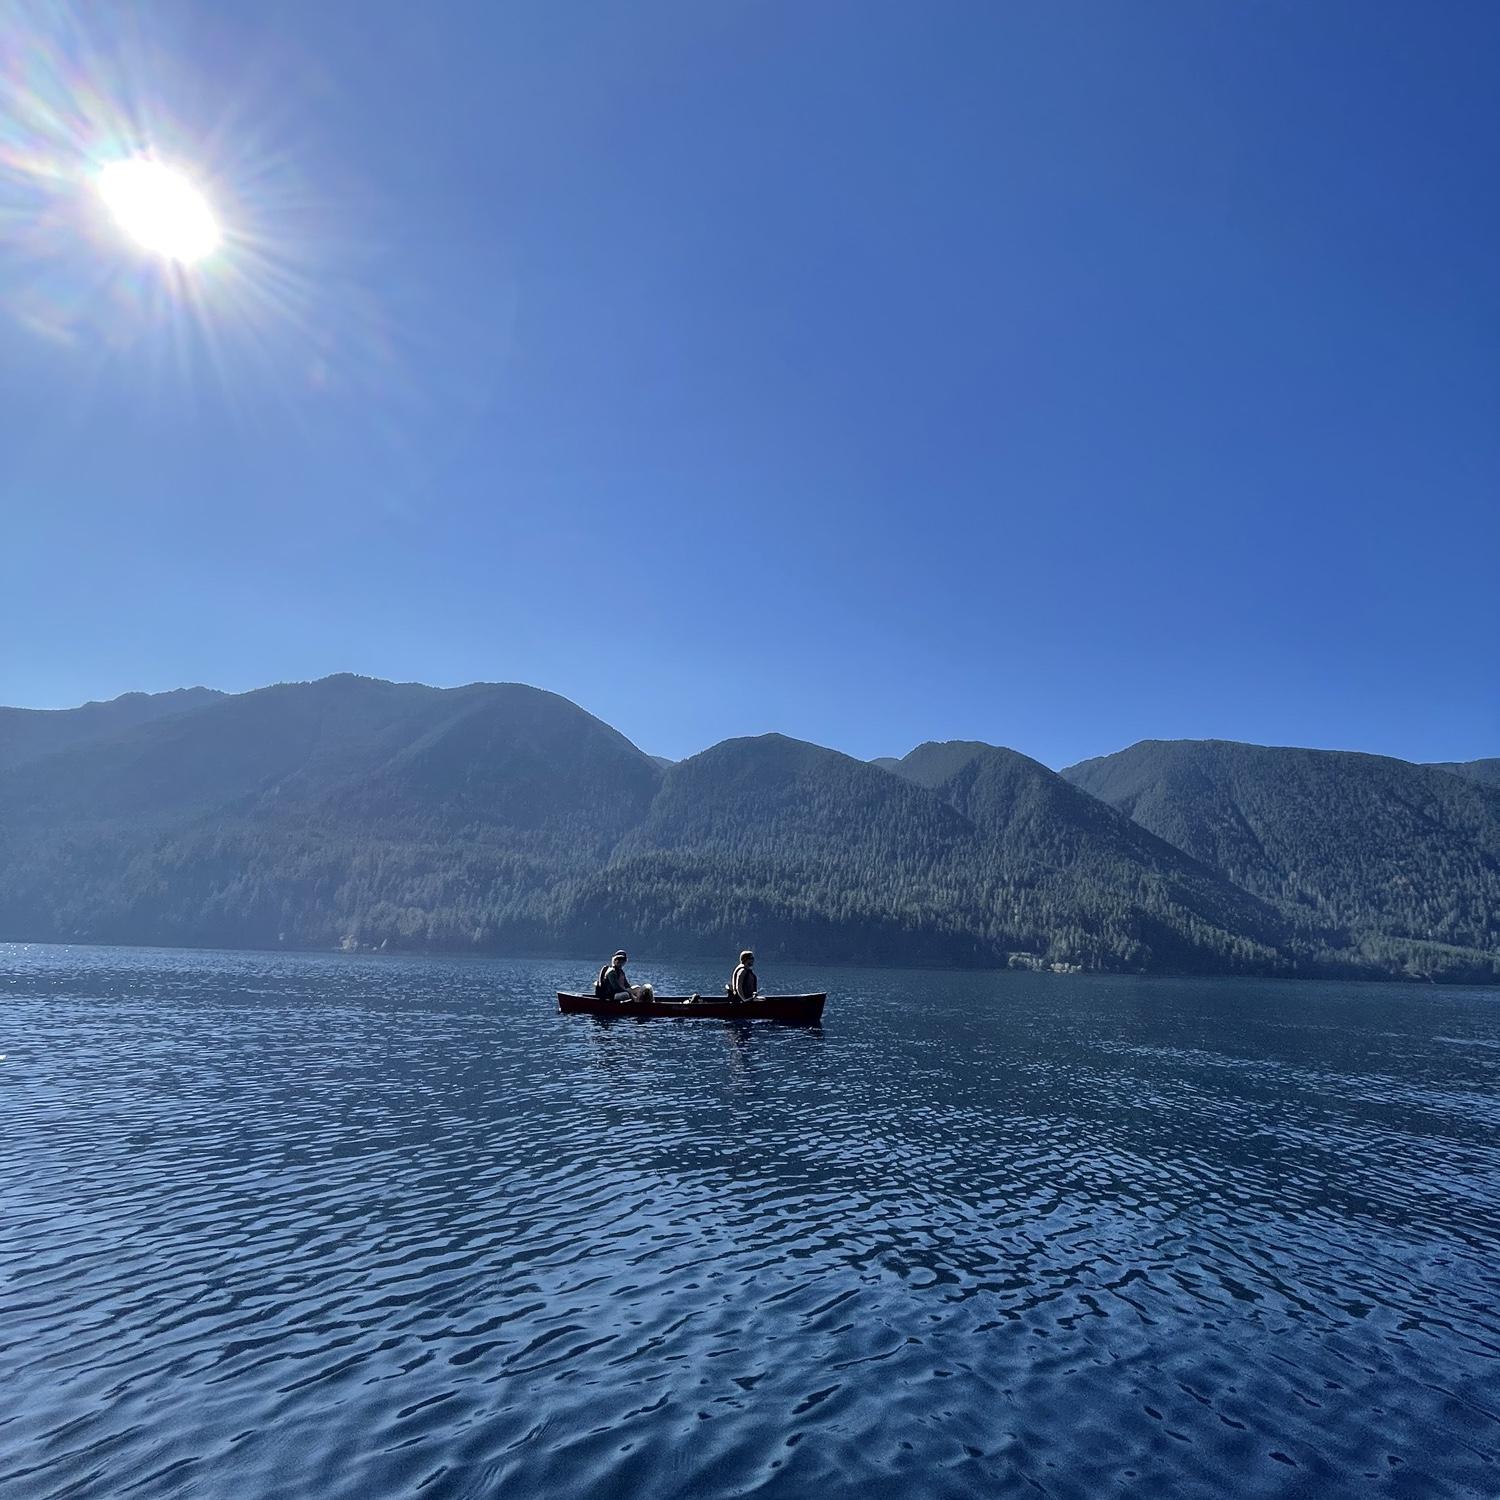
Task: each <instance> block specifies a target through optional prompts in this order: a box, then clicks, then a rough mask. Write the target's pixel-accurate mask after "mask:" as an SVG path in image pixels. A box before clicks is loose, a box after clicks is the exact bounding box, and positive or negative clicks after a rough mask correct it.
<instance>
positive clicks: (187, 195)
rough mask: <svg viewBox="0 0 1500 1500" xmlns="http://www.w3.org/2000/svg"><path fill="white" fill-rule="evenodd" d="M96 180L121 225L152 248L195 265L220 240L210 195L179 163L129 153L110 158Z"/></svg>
mask: <svg viewBox="0 0 1500 1500" xmlns="http://www.w3.org/2000/svg"><path fill="white" fill-rule="evenodd" d="M95 185H96V186H97V188H98V190H99V196H100V197H101V198H103V200H104V202H105V205H106V206H107V207H108V209H109V211H110V213H112V214H113V215H114V217H115V221H116V223H118V224H119V226H120V228H121V229H123V230H124V231H125V233H126V234H128V235H129V236H130V237H131V239H133V240H134V241H135V242H136V243H137V244H138V245H140V246H142V247H143V248H144V249H146V250H150V251H151V252H152V253H153V254H156V255H161V256H165V257H166V258H167V259H168V260H174V261H177V262H178V263H179V264H181V265H191V264H192V263H193V262H194V261H199V260H202V259H203V257H204V256H205V255H208V254H210V253H211V252H212V251H213V250H214V249H215V248H216V247H217V246H218V243H219V239H220V235H219V226H218V223H217V221H216V220H215V219H214V215H213V210H212V209H211V208H210V207H209V206H208V200H207V199H206V198H205V197H204V196H203V194H202V193H200V192H199V191H198V189H197V188H196V187H194V186H193V183H192V182H191V180H190V179H189V178H188V177H187V176H186V175H185V174H184V173H182V172H179V171H178V170H177V169H176V168H175V167H169V166H166V165H165V164H164V163H162V162H159V161H154V160H152V159H151V158H150V157H145V156H136V157H130V158H128V159H127V160H124V161H115V162H111V163H110V164H109V165H108V166H107V167H105V168H104V169H103V170H102V171H101V172H100V173H99V175H98V177H97V178H96V179H95Z"/></svg>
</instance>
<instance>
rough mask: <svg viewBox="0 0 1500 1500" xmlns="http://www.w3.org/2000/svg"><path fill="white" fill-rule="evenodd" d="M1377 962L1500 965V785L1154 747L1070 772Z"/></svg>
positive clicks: (1326, 941) (1312, 931) (1276, 752)
mask: <svg viewBox="0 0 1500 1500" xmlns="http://www.w3.org/2000/svg"><path fill="white" fill-rule="evenodd" d="M1062 774H1063V775H1064V776H1065V777H1066V778H1067V779H1068V780H1069V781H1071V782H1072V783H1073V784H1074V785H1075V786H1078V787H1080V788H1081V789H1083V790H1084V791H1086V792H1088V793H1090V794H1091V795H1093V796H1095V797H1097V798H1099V799H1100V800H1102V801H1104V802H1107V803H1108V804H1109V805H1110V806H1112V807H1114V808H1116V809H1118V810H1119V811H1120V812H1123V813H1125V814H1126V815H1127V816H1129V817H1130V818H1132V819H1133V820H1134V821H1135V822H1137V823H1139V824H1140V825H1141V826H1142V827H1143V828H1146V829H1149V830H1150V831H1151V832H1152V833H1155V834H1156V835H1158V836H1159V837H1160V838H1163V839H1165V840H1166V841H1167V842H1168V843H1171V844H1173V845H1174V846H1176V847H1177V848H1178V849H1181V850H1182V851H1183V852H1184V853H1186V854H1189V855H1191V856H1192V857H1193V858H1194V859H1197V860H1200V861H1202V862H1203V863H1205V864H1209V865H1211V866H1212V867H1213V868H1215V869H1217V870H1220V871H1221V872H1222V873H1223V874H1225V875H1226V876H1227V877H1228V878H1229V879H1230V880H1231V881H1233V882H1234V883H1235V884H1236V885H1237V886H1239V887H1241V888H1242V889H1244V890H1247V891H1250V892H1252V893H1254V894H1255V895H1257V896H1260V897H1261V898H1262V899H1263V900H1265V901H1267V902H1269V903H1271V904H1274V905H1275V906H1277V907H1278V908H1279V909H1280V910H1281V911H1282V912H1284V913H1285V914H1286V916H1287V919H1288V920H1289V921H1290V922H1291V923H1292V924H1293V926H1294V927H1295V928H1296V930H1297V931H1298V932H1299V933H1301V934H1304V935H1305V936H1306V937H1307V938H1308V939H1309V940H1316V941H1318V942H1320V943H1321V945H1322V946H1323V948H1324V949H1325V950H1326V951H1330V952H1333V951H1337V952H1344V953H1352V954H1355V955H1358V956H1359V957H1361V958H1363V959H1365V960H1367V961H1368V962H1370V963H1371V964H1373V965H1375V966H1377V967H1378V966H1387V967H1393V968H1398V969H1399V967H1400V966H1401V965H1402V964H1403V963H1407V964H1411V963H1413V962H1415V964H1416V965H1417V966H1418V967H1419V968H1422V969H1424V970H1425V971H1428V972H1430V971H1431V970H1432V969H1433V968H1434V967H1436V968H1451V969H1458V970H1474V971H1477V972H1479V973H1481V974H1482V973H1483V972H1484V971H1485V970H1486V968H1488V967H1493V959H1494V953H1495V950H1496V949H1500V790H1497V789H1496V788H1493V787H1490V786H1487V785H1485V784H1484V783H1483V782H1482V781H1480V780H1478V779H1474V778H1468V777H1464V776H1461V775H1454V774H1453V773H1452V772H1451V771H1449V770H1445V769H1441V768H1438V767H1434V766H1419V765H1413V764H1412V763H1410V762H1408V761H1401V760H1394V759H1391V758H1389V757H1386V756H1379V755H1365V754H1361V753H1358V752H1353V751H1340V750H1303V749H1294V748H1277V747H1270V746H1263V745H1242V744H1237V743H1233V742H1229V741H1219V740H1178V741H1161V740H1146V741H1142V742H1141V743H1140V744H1137V745H1132V746H1131V747H1130V748H1129V749H1128V750H1122V751H1120V752H1119V753H1118V754H1116V755H1107V756H1101V757H1099V758H1097V759H1094V760H1087V761H1082V762H1080V763H1079V764H1078V765H1076V766H1071V767H1069V768H1068V769H1066V770H1065V771H1064V772H1063V773H1062Z"/></svg>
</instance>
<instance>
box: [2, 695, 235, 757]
mask: <svg viewBox="0 0 1500 1500" xmlns="http://www.w3.org/2000/svg"><path fill="white" fill-rule="evenodd" d="M223 696H224V695H223V694H222V693H217V692H215V691H214V690H213V689H212V688H202V687H196V688H177V689H176V690H175V691H173V692H170V693H125V694H124V695H123V696H121V697H119V698H113V699H111V700H110V701H109V702H108V703H85V704H84V705H83V706H82V707H81V708H0V771H3V770H6V769H8V768H9V767H11V766H19V765H23V764H24V763H25V762H26V761H28V760H37V759H40V758H41V757H42V756H45V755H55V754H57V753H58V751H60V750H68V749H71V748H72V747H73V746H74V745H82V744H87V743H88V742H89V741H91V740H102V739H108V738H110V737H111V736H113V735H116V734H119V733H120V732H121V731H122V730H126V729H130V728H131V727H133V726H134V725H136V724H147V723H150V721H151V720H153V719H165V718H170V717H171V716H172V715H174V714H181V713H188V712H191V711H192V710H193V709H196V708H202V707H203V706H204V705H205V704H207V703H212V702H213V701H214V699H216V698H222V697H223Z"/></svg>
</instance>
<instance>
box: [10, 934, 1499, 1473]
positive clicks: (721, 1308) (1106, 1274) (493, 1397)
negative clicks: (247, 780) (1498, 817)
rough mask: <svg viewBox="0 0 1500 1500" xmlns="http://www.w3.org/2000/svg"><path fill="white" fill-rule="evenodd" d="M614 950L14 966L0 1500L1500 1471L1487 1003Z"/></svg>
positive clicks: (169, 956) (24, 955)
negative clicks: (642, 958)
mask: <svg viewBox="0 0 1500 1500" xmlns="http://www.w3.org/2000/svg"><path fill="white" fill-rule="evenodd" d="M586 973H587V966H586V965H571V966H569V965H560V964H556V963H545V962H528V963H519V962H464V961H435V960H434V961H424V960H407V959H389V960H387V959H362V958H333V957H282V956H268V955H251V954H189V953H167V952H151V951H126V950H111V949H86V948H71V949H70V948H33V947H9V948H5V947H0V1013H3V1018H4V1024H3V1034H0V1051H3V1052H4V1054H5V1056H4V1060H3V1061H0V1372H3V1373H0V1500H20V1497H26V1500H34V1497H42V1496H57V1497H61V1496H65V1495H66V1496H110V1497H115V1496H125V1495H134V1496H154V1495H202V1496H215V1497H217V1496H226V1497H227V1496H232V1497H236V1500H244V1497H256V1496H317V1497H325V1496H332V1497H350V1500H355V1497H359V1500H369V1497H382V1496H398V1495H416V1494H418V1493H419V1492H420V1493H421V1494H422V1495H424V1496H432V1497H435V1496H530V1495H547V1496H601V1497H602V1496H630V1495H650V1496H652V1497H666V1496H677V1495H683V1496H686V1495H692V1496H700V1497H708V1496H730V1495H742V1494H748V1493H757V1494H768V1495H785V1496H801V1495H817V1496H823V1497H829V1496H842V1495H855V1494H858V1495H860V1496H862V1497H866V1500H868V1497H872V1496H877V1495H907V1494H912V1495H941V1496H946V1495H983V1496H995V1495H1010V1494H1015V1495H1026V1494H1033V1493H1034V1494H1039V1495H1053V1496H1076V1497H1080V1500H1082V1497H1089V1500H1095V1497H1100V1496H1114V1495H1132V1496H1134V1495H1139V1496H1142V1497H1178V1496H1183V1497H1186V1496H1204V1497H1210V1496H1212V1497H1220V1496H1225V1495H1229V1494H1234V1495H1287V1496H1302V1495H1305V1496H1318V1497H1320V1500H1328V1497H1344V1496H1349V1497H1354V1496H1372V1495H1374V1496H1476V1497H1485V1500H1492V1497H1494V1496H1496V1495H1497V1494H1500V1253H1497V1252H1500V1132H1497V1125H1500V1094H1497V1084H1500V992H1494V991H1488V992H1487V991H1478V990H1475V991H1455V990H1443V989H1436V990H1435V989H1432V988H1415V987H1413V988H1397V987H1390V986H1369V985H1348V986H1337V985H1313V984H1275V983H1269V982H1230V981H1206V982H1192V981H1183V980H1154V981H1145V980H1126V979H1103V978H1057V977H1052V976H1037V975H1019V974H1017V975H1002V976H978V975H953V974H911V973H894V972H873V971H847V970H846V971H838V972H833V973H822V974H813V973H810V972H805V971H793V972H788V971H782V972H776V971H768V972H767V973H766V974H764V975H763V979H764V980H766V981H770V982H772V983H774V984H775V985H777V987H786V988H798V989H800V988H804V987H818V988H822V987H824V986H825V985H826V987H827V988H828V989H829V990H830V991H831V998H830V1001H829V1009H828V1014H827V1017H826V1019H825V1023H824V1025H823V1027H822V1028H821V1030H805V1029H799V1028H793V1027H777V1026H775V1025H772V1024H768V1023H755V1024H754V1025H749V1026H734V1025H731V1024H729V1023H725V1022H718V1021H706V1020H694V1021H676V1020H666V1021H633V1022H612V1023H605V1022H599V1021H594V1020H591V1019H589V1018H586V1017H563V1016H559V1015H558V1014H557V1013H556V1011H555V1002H554V1000H553V991H554V989H555V988H556V987H557V986H558V985H559V984H576V983H577V982H579V981H581V980H583V979H584V978H585V977H586ZM636 977H638V978H652V979H654V980H656V981H657V983H658V986H659V987H662V988H667V989H674V988H692V987H695V986H696V987H699V988H707V987H708V985H709V984H710V983H712V982H715V981H716V980H717V977H718V976H716V975H710V974H708V973H706V972H701V971H697V970H687V971H679V972H673V971H672V970H670V969H666V968H658V969H655V970H653V971H649V972H648V971H647V969H646V968H645V967H644V966H642V967H641V973H640V974H639V975H637V976H636Z"/></svg>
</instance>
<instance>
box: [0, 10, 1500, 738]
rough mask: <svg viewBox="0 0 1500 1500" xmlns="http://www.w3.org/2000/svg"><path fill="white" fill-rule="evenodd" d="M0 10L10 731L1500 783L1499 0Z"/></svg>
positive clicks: (4, 584) (0, 578)
mask: <svg viewBox="0 0 1500 1500" xmlns="http://www.w3.org/2000/svg"><path fill="white" fill-rule="evenodd" d="M0 11H3V13H4V16H5V19H6V25H5V27H4V28H3V30H4V33H5V35H4V40H3V41H0V49H3V55H4V70H5V78H4V81H5V84H6V87H5V91H4V100H3V102H0V230H3V231H4V233H3V234H0V292H3V299H0V300H3V313H0V518H3V527H4V532H3V545H0V702H4V703H10V704H22V705H31V706H39V707H57V706H64V705H70V704H74V703H78V702H81V701H83V700H85V699H89V698H101V697H110V696H113V695H115V694H117V693H120V692H123V691H126V690H129V689H136V688H140V689H148V690H159V689H163V688H169V687H175V686H180V685H185V684H192V683H206V684H209V685H211V686H216V687H221V688H227V689H232V690H238V689H244V688H249V687H254V686H258V685H261V684H263V683H266V682H271V681H278V680H287V679H299V678H309V677H316V676H321V675H324V674H326V673H330V672H335V671H344V670H352V671H358V672H364V673H370V674H374V675H378V676H384V677H394V678H400V679H419V680H422V681H427V682H434V683H439V684H455V683H461V682H465V681H470V680H474V679H501V680H519V681H525V682H531V683H536V684H538V685H540V686H544V687H548V688H552V689H554V690H556V691H558V692H561V693H563V694H565V695H567V696H568V697H570V698H573V699H575V700H577V701H578V702H580V703H582V704H583V705H584V706H585V707H587V708H589V709H590V710H592V711H594V712H596V713H598V714H600V715H601V716H602V717H604V718H606V719H608V720H609V721H610V722H612V723H614V724H616V725H617V726H618V727H620V728H621V729H623V730H624V731H625V732H626V733H627V734H629V735H630V736H631V737H632V738H633V739H635V740H636V741H637V742H638V743H639V744H641V745H642V746H643V747H644V748H646V749H648V750H652V751H655V752H657V753H662V754H667V755H672V756H680V755H684V754H688V753H691V752H693V751H695V750H697V749H701V748H702V747H703V746H705V745H707V744H709V743H711V742H713V741H715V740H717V739H720V738H723V737H725V736H727V735H730V734H736V733H758V732H760V731H763V730H767V729H779V730H782V731H784V732H786V733H789V734H793V735H797V736H800V737H803V738H807V739H812V740H816V741H819V742H821V743H824V744H829V745H833V746H836V747H838V748H840V749H844V750H848V751H850V752H851V753H854V754H858V755H863V756H869V755H876V754H882V753H901V752H904V751H905V750H907V749H908V748H910V747H911V746H912V745H913V744H915V743H916V742H918V741H920V740H923V739H929V738H939V739H946V738H955V737H975V738H982V739H987V740H992V741H996V742H999V743H1002V744H1008V745H1012V746H1014V747H1016V748H1017V749H1020V750H1024V751H1026V752H1028V753H1030V754H1032V755H1035V756H1037V757H1038V758H1040V759H1042V760H1044V761H1046V762H1048V763H1049V764H1053V765H1063V764H1067V763H1069V762H1071V761H1073V760H1076V759H1078V758H1081V757H1083V756H1087V755H1093V754H1100V753H1104V752H1107V751H1109V750H1112V749H1116V748H1118V747H1120V746H1122V745H1125V744H1127V743H1130V742H1132V741H1134V740H1136V739H1140V738H1145V737H1180V736H1217V737H1226V738H1235V739H1247V740H1256V741H1262V742H1272V743H1295V744H1309V745H1325V746H1337V747H1350V748H1359V749H1368V750H1375V751H1380V752H1384V753H1389V754H1397V755H1404V756H1409V757H1411V758H1414V759H1439V758H1441V759H1448V758H1470V757H1475V756H1480V755H1500V602H1497V596H1500V591H1497V587H1496V584H1497V577H1500V514H1497V497H1500V399H1497V398H1500V255H1497V253H1496V246H1497V245H1500V208H1497V198H1496V192H1495V187H1496V183H1497V181H1500V110H1497V108H1496V103H1495V100H1496V88H1497V63H1496V58H1497V56H1500V7H1497V6H1495V5H1494V4H1492V3H1488V0H1485V3H1478V4H1471V5H1465V4H1460V3H1445V4H1442V5H1438V6H1419V5H1412V4H1409V3H1405V0H1402V3H1396V4H1382V3H1375V0H1357V3H1348V4H1339V3H1333V0H1319V3H1316V4H1306V3H1301V0H1290V3H1284V4H1276V3H1266V4H1255V5H1248V4H1230V3H1223V4H1215V3H1208V4H1205V3H1201V0H1181V3H1158V4H1151V5H1121V4H1116V3H1113V0H1111V3H1103V4H1071V3H1061V4H1054V3H1035V4H1032V3H1026V4H1012V3H1002V4H994V5H990V4H982V3H978V0H973V3H963V4H935V5H918V4H908V3H902V4H876V3H869V0H859V3H849V4H841V3H833V0H818V3H814V4H804V3H800V0H799V3H780V4H763V5H741V4H733V3H714V4H709V5H701V4H693V3H688V0H680V3H674V4H667V5H662V4H652V3H644V4H643V3H638V0H635V3H630V4H619V5H613V4H605V5H572V4H556V3H552V0H547V3H536V4H525V5H511V4H500V3H496V0H481V3H475V4H458V3H435V4H430V5H413V4H407V3H394V0H393V3H372V0H358V3H354V0H317V3H315V4H308V3H305V0H266V3H261V4H256V5H227V6H226V5H210V4H207V3H204V4H199V5H175V4H172V5H166V4H164V5H154V6H145V7H140V8H138V9H136V10H134V11H129V10H127V9H126V8H125V7H124V6H119V7H98V6H91V7H88V8H82V7H80V9H79V10H78V11H77V12H75V16H76V17H78V18H81V20H79V21H78V23H77V24H76V25H74V26H71V27H70V26H69V25H67V24H66V17H67V11H66V8H65V7H61V6H59V5H58V4H55V3H54V4H47V5H45V6H41V5H38V6H29V5H17V4H16V3H7V0H0ZM106 127H107V128H106ZM111 130H113V131H114V132H115V135H116V136H117V137H118V138H119V140H121V141H126V140H127V139H134V140H136V141H141V140H144V139H146V138H149V141H150V144H152V145H153V146H154V147H155V149H156V150H157V152H158V153H159V154H160V155H162V156H163V157H165V158H169V159H171V160H173V161H177V162H179V163H181V164H182V165H184V166H186V167H188V168H191V169H194V170H196V171H198V172H199V173H200V174H202V175H204V176H205V177H206V178H207V180H208V181H209V183H210V184H211V189H212V193H213V197H214V200H215V204H216V207H217V209H218V211H219V214H220V216H221V218H222V219H223V220H224V222H225V225H226V229H227V231H228V234H229V236H230V239H229V242H228V244H227V246H226V248H225V250H224V251H223V252H222V253H221V255H220V256H219V257H218V258H217V260H214V261H210V262H206V263H204V264H203V265H201V266H199V267H196V268H194V269H193V270H192V271H190V272H189V273H187V275H186V277H185V278H179V280H180V282H181V284H174V283H173V282H172V281H171V280H170V279H169V278H168V276H167V275H166V274H165V273H164V272H163V271H162V270H161V269H159V268H158V267H157V266H156V265H155V264H154V263H151V262H149V261H146V260H145V259H143V258H142V256H141V255H140V254H139V252H137V251H135V250H133V249H131V248H130V247H128V246H126V245H125V244H124V243H123V241H120V242H116V241H115V240H112V239H111V238H110V237H109V236H107V235H101V234H99V233H98V232H97V225H95V224H94V223H93V221H92V220H89V219H88V214H89V213H91V212H93V209H92V208H91V207H90V208H85V207H84V206H83V205H82V203H81V199H80V198H79V195H80V194H81V193H83V192H84V191H85V189H84V187H83V186H81V185H80V180H79V179H78V178H77V174H76V173H74V174H73V175H72V176H70V175H69V167H68V163H69V162H70V160H71V161H73V165H74V166H76V167H77V168H78V170H79V171H81V170H82V167H83V165H84V162H85V158H86V157H87V160H89V161H97V160H98V159H99V154H100V152H101V151H102V150H106V148H107V145H108V139H109V137H110V131H111ZM75 148H76V150H75ZM70 152H73V157H71V158H70V154H69V153H70ZM75 158H76V159H75ZM86 220H87V224H86V223H85V221H86ZM86 231H87V232H86Z"/></svg>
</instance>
